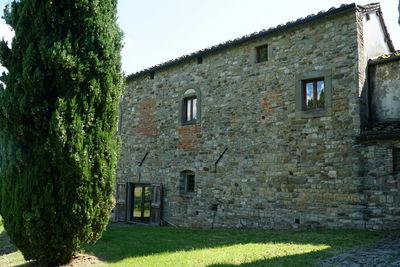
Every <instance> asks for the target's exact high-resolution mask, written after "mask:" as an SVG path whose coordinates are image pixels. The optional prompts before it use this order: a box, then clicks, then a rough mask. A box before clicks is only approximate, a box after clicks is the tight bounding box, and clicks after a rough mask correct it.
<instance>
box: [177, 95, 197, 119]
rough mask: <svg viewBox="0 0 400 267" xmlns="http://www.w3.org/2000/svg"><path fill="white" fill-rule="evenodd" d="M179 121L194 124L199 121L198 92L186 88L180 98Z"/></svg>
mask: <svg viewBox="0 0 400 267" xmlns="http://www.w3.org/2000/svg"><path fill="white" fill-rule="evenodd" d="M180 120H181V123H182V124H194V123H197V122H199V121H200V92H199V90H195V89H187V90H186V91H185V92H184V93H183V96H182V100H181V119H180Z"/></svg>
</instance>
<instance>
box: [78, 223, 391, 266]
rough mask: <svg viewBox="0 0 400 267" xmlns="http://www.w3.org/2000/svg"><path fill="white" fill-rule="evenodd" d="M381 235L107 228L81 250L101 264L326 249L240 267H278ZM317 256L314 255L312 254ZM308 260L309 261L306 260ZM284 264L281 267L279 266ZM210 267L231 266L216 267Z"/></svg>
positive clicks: (342, 248)
mask: <svg viewBox="0 0 400 267" xmlns="http://www.w3.org/2000/svg"><path fill="white" fill-rule="evenodd" d="M384 235H385V234H383V233H381V234H377V233H373V232H369V233H367V232H362V231H356V230H354V231H353V230H308V231H284V230H282V231H277V230H275V231H263V230H216V229H214V230H198V229H182V228H172V227H146V226H135V227H116V226H109V227H108V230H107V231H106V232H105V233H104V235H103V237H102V238H101V239H100V240H99V241H98V242H97V243H96V244H94V245H89V246H86V247H85V252H86V253H89V254H92V255H95V256H97V257H98V258H99V259H101V260H103V261H105V262H118V261H121V260H123V259H126V258H135V257H141V256H147V255H152V254H159V253H165V252H170V253H172V252H177V251H190V250H193V249H208V248H217V247H224V246H232V245H237V244H250V243H253V244H254V243H288V244H311V245H322V244H323V245H327V246H328V247H329V248H327V249H324V250H320V251H318V252H310V253H304V254H299V255H292V256H284V257H279V258H273V259H265V260H260V261H257V262H252V263H249V264H247V263H246V264H243V265H241V266H265V265H270V264H275V261H277V260H278V259H279V261H278V263H277V265H282V263H283V262H286V261H288V264H287V265H289V266H290V261H291V260H294V259H296V260H300V259H307V257H312V261H314V260H315V259H318V258H322V257H328V256H331V255H334V254H337V253H339V252H341V251H343V250H347V249H350V248H352V247H354V246H361V245H364V244H366V243H368V242H371V241H373V240H374V236H375V237H376V238H375V239H377V238H382V237H383V236H384ZM315 253H318V254H315ZM309 260H310V259H309ZM283 265H285V264H283ZM211 266H234V265H229V264H228V265H224V264H220V265H218V264H216V265H211Z"/></svg>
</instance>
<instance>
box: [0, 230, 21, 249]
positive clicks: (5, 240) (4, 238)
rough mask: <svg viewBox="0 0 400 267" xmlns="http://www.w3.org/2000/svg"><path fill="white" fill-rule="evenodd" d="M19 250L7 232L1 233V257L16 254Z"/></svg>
mask: <svg viewBox="0 0 400 267" xmlns="http://www.w3.org/2000/svg"><path fill="white" fill-rule="evenodd" d="M17 250H18V249H17V248H16V247H15V246H14V245H13V244H11V242H10V238H9V237H8V235H7V233H6V231H4V230H3V232H1V233H0V255H7V254H10V253H13V252H16V251H17Z"/></svg>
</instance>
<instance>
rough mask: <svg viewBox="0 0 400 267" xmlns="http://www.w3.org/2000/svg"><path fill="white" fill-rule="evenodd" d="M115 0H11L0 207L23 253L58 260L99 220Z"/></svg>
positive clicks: (111, 159)
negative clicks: (10, 38) (10, 33)
mask: <svg viewBox="0 0 400 267" xmlns="http://www.w3.org/2000/svg"><path fill="white" fill-rule="evenodd" d="M116 8H117V0H19V1H13V2H12V3H11V5H10V6H9V7H7V8H6V10H5V12H4V18H5V20H6V22H7V24H9V25H10V26H11V27H12V28H13V29H14V32H15V37H14V39H13V41H12V44H11V48H9V47H8V46H7V43H6V42H5V41H2V42H0V62H1V64H3V66H5V67H6V68H7V69H8V71H9V72H8V73H7V74H5V73H3V75H2V76H1V78H0V79H1V81H3V82H4V84H5V86H4V87H3V86H2V85H0V86H1V87H2V88H0V168H1V169H0V190H1V193H0V213H1V216H2V217H3V220H4V226H5V228H6V230H7V233H8V235H9V236H10V239H11V241H12V242H13V243H14V244H15V245H16V246H17V247H18V248H19V249H20V250H21V251H22V253H23V255H24V257H25V259H26V260H30V259H34V260H38V261H41V262H44V263H47V264H50V265H55V264H60V263H65V262H67V261H68V260H69V259H70V258H71V256H72V255H73V254H74V253H75V252H76V251H77V250H78V249H79V248H80V247H81V245H82V244H85V243H88V242H94V241H96V240H97V239H98V238H99V237H100V235H101V233H102V231H103V230H104V229H105V226H106V224H107V222H108V216H109V213H110V210H111V206H112V191H113V188H114V176H115V169H116V163H117V150H118V141H117V138H116V133H115V130H116V124H117V113H118V100H119V98H120V95H121V90H122V76H121V64H120V50H121V37H122V34H121V32H120V30H119V28H118V26H117V24H116Z"/></svg>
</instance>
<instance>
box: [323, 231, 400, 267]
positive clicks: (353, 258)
mask: <svg viewBox="0 0 400 267" xmlns="http://www.w3.org/2000/svg"><path fill="white" fill-rule="evenodd" d="M317 264H318V265H320V266H335V267H336V266H346V267H348V266H350V267H358V266H374V267H375V266H379V267H380V266H399V267H400V235H396V236H392V237H388V238H385V239H383V240H381V241H379V242H377V243H373V244H370V245H367V246H365V247H361V248H357V249H354V250H351V251H348V252H345V253H342V254H338V255H336V256H333V257H331V258H327V259H323V260H321V261H319V262H317Z"/></svg>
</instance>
